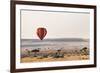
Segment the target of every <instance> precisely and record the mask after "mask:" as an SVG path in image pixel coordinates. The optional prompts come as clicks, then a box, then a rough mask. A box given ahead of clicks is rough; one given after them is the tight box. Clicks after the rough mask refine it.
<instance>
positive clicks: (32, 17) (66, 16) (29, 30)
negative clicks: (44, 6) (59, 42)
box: [21, 10, 89, 39]
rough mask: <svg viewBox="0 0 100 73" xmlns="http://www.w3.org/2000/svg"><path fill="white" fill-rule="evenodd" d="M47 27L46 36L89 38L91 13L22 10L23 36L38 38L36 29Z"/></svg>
mask: <svg viewBox="0 0 100 73" xmlns="http://www.w3.org/2000/svg"><path fill="white" fill-rule="evenodd" d="M38 27H45V28H46V29H47V35H46V37H45V38H89V13H70V12H50V11H49V12H48V11H28V10H22V11H21V38H27V39H28V38H29V39H38V37H37V35H36V30H37V28H38Z"/></svg>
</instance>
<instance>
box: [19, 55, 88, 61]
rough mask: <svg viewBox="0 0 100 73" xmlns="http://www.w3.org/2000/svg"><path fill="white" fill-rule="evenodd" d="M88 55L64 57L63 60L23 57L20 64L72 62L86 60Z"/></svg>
mask: <svg viewBox="0 0 100 73" xmlns="http://www.w3.org/2000/svg"><path fill="white" fill-rule="evenodd" d="M88 59H89V55H79V56H78V55H75V56H73V55H70V56H68V55H65V56H64V58H53V57H48V58H41V57H24V58H21V63H30V62H50V61H72V60H88Z"/></svg>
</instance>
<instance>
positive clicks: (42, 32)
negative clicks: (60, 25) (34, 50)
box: [37, 27, 47, 40]
mask: <svg viewBox="0 0 100 73" xmlns="http://www.w3.org/2000/svg"><path fill="white" fill-rule="evenodd" d="M46 34H47V30H46V28H43V27H40V28H38V29H37V36H38V37H39V38H40V40H43V38H44V37H45V36H46Z"/></svg>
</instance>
